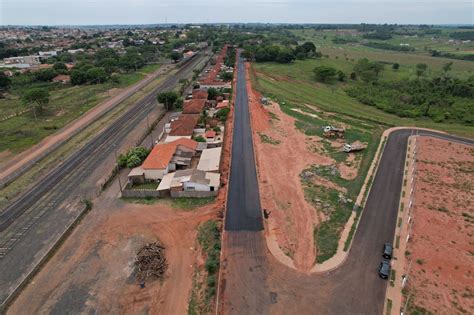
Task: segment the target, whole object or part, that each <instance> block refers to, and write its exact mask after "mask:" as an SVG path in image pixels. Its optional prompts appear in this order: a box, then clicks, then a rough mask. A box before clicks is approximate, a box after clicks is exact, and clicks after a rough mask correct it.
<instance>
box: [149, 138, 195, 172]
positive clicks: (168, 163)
mask: <svg viewBox="0 0 474 315" xmlns="http://www.w3.org/2000/svg"><path fill="white" fill-rule="evenodd" d="M197 146H198V143H197V142H196V141H194V140H191V139H187V138H180V139H177V140H175V141H173V142H169V143H160V144H157V145H156V146H155V147H154V148H153V149H152V150H151V152H150V154H149V155H148V157H147V158H146V159H145V161H144V162H143V164H142V166H141V168H142V169H143V171H144V176H145V179H147V180H159V179H162V178H163V177H164V176H165V175H166V174H167V173H169V172H170V171H175V170H177V169H183V168H186V167H188V166H189V165H190V164H191V159H192V157H193V156H194V154H195V153H196V150H197Z"/></svg>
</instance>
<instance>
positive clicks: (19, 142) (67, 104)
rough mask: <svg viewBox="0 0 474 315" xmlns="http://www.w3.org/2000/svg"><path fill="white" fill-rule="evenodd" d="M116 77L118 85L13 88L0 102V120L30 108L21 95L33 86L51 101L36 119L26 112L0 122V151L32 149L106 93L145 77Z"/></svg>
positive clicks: (124, 75)
mask: <svg viewBox="0 0 474 315" xmlns="http://www.w3.org/2000/svg"><path fill="white" fill-rule="evenodd" d="M119 78H120V82H119V83H113V82H111V81H109V82H106V83H103V84H95V85H82V86H68V85H65V86H63V85H59V84H55V83H46V84H45V83H43V84H40V85H38V84H36V83H35V84H32V85H28V86H24V87H20V88H16V89H13V90H12V91H11V93H9V95H8V97H7V98H5V99H0V117H3V116H6V115H9V114H11V113H12V112H19V111H21V110H23V109H27V108H29V106H27V105H25V104H23V103H22V101H21V98H20V96H21V95H23V93H24V92H25V91H26V89H29V88H31V87H33V86H35V87H37V86H42V87H46V88H48V90H50V102H49V104H48V105H47V106H46V110H45V113H44V114H43V115H38V117H37V118H38V119H37V120H35V118H34V115H33V113H32V112H27V113H25V114H22V115H20V116H16V117H13V118H10V119H8V120H5V121H2V122H0V152H1V151H5V150H9V151H10V152H12V153H18V152H21V151H23V150H25V149H27V148H29V147H31V146H32V145H34V144H36V143H38V142H40V141H41V140H42V139H43V138H45V137H47V136H48V135H51V134H52V133H54V132H56V131H57V130H58V129H60V128H62V127H63V126H65V125H66V124H67V123H69V122H71V121H72V120H74V119H76V118H77V117H79V116H81V115H82V114H84V113H85V112H87V111H88V110H89V109H91V108H93V107H94V106H96V105H97V104H99V103H100V102H102V101H103V100H105V99H106V98H108V97H109V95H108V93H107V91H108V90H110V89H113V88H124V87H127V86H130V85H132V84H135V83H136V82H138V81H140V80H141V79H143V78H144V75H143V74H141V73H137V72H136V73H128V74H121V75H120V77H119Z"/></svg>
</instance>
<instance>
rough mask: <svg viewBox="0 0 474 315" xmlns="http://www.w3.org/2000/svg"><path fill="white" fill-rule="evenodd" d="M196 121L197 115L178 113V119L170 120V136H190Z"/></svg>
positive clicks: (197, 119)
mask: <svg viewBox="0 0 474 315" xmlns="http://www.w3.org/2000/svg"><path fill="white" fill-rule="evenodd" d="M198 121H199V115H194V114H182V115H180V116H179V117H178V119H176V120H173V121H172V122H171V131H170V136H192V135H193V131H194V127H196V125H197V123H198Z"/></svg>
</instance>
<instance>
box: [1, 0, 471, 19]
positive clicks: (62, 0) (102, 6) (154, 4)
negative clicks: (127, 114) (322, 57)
mask: <svg viewBox="0 0 474 315" xmlns="http://www.w3.org/2000/svg"><path fill="white" fill-rule="evenodd" d="M232 22H263V23H398V24H474V0H332V1H331V0H293V1H291V0H258V1H248V0H222V1H221V0H0V25H107V24H153V23H232Z"/></svg>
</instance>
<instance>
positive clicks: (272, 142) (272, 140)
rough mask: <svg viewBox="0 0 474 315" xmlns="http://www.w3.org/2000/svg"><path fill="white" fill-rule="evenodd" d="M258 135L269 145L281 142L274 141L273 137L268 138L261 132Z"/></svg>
mask: <svg viewBox="0 0 474 315" xmlns="http://www.w3.org/2000/svg"><path fill="white" fill-rule="evenodd" d="M258 135H259V136H260V140H262V142H263V143H269V144H273V145H277V144H280V141H279V140H276V139H273V138H272V137H270V136H267V135H266V134H263V133H261V132H259V133H258Z"/></svg>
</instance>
